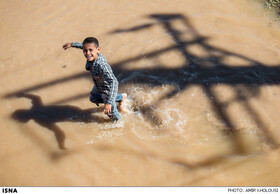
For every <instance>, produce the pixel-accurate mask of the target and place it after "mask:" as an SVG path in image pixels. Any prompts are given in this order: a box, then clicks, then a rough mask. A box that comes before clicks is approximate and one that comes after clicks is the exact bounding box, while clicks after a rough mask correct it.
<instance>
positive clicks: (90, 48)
mask: <svg viewBox="0 0 280 194" xmlns="http://www.w3.org/2000/svg"><path fill="white" fill-rule="evenodd" d="M100 51H101V48H100V47H96V46H95V44H94V43H86V44H84V45H83V52H84V55H85V57H86V58H87V61H95V59H97V57H98V53H99V52H100Z"/></svg>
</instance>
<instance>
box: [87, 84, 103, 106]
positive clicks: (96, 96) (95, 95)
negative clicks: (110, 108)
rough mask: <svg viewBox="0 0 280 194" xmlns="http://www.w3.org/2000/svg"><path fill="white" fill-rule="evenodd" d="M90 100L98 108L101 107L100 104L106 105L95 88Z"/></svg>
mask: <svg viewBox="0 0 280 194" xmlns="http://www.w3.org/2000/svg"><path fill="white" fill-rule="evenodd" d="M89 99H90V101H91V102H92V103H95V104H96V105H97V106H99V104H100V103H104V101H103V98H102V96H101V95H100V94H99V93H98V92H97V90H96V88H95V87H93V89H92V90H91V92H90V97H89Z"/></svg>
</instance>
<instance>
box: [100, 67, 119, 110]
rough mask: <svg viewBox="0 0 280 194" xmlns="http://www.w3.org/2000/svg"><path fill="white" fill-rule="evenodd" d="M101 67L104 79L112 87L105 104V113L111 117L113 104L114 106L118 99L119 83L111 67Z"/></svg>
mask: <svg viewBox="0 0 280 194" xmlns="http://www.w3.org/2000/svg"><path fill="white" fill-rule="evenodd" d="M100 67H101V68H100V69H101V71H102V74H103V76H104V79H105V80H106V81H107V82H108V83H109V87H110V91H109V94H108V96H107V99H106V101H105V102H104V104H105V109H104V113H105V114H107V115H109V114H110V113H111V107H112V104H113V102H114V100H115V98H116V95H117V92H118V82H117V80H116V78H115V76H114V75H113V72H112V69H111V67H110V66H109V65H108V64H107V65H101V66H100Z"/></svg>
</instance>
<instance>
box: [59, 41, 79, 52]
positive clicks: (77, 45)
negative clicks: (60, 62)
mask: <svg viewBox="0 0 280 194" xmlns="http://www.w3.org/2000/svg"><path fill="white" fill-rule="evenodd" d="M70 47H74V48H80V49H83V43H81V42H72V43H66V44H64V45H63V46H62V48H63V49H64V50H66V49H68V48H70Z"/></svg>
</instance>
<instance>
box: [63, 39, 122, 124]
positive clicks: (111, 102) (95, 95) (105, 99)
mask: <svg viewBox="0 0 280 194" xmlns="http://www.w3.org/2000/svg"><path fill="white" fill-rule="evenodd" d="M70 47H75V48H80V49H83V52H84V56H85V57H86V59H87V62H86V70H87V71H90V72H91V75H92V79H93V81H94V83H95V86H94V87H93V89H92V91H91V92H90V101H91V102H93V103H95V104H96V105H97V106H99V103H104V104H105V107H104V114H106V115H108V116H109V117H110V119H111V120H112V121H118V120H119V119H120V118H121V116H120V114H119V113H118V109H117V106H116V102H120V105H121V106H122V105H123V103H124V101H125V99H126V97H127V94H126V93H123V94H120V93H118V84H119V83H118V80H117V78H116V77H115V75H114V74H113V71H112V68H111V66H110V65H109V64H108V63H107V60H106V59H105V57H104V56H103V55H102V54H101V53H100V51H101V48H100V47H99V43H98V40H97V39H96V38H94V37H88V38H86V39H85V40H84V41H83V43H80V42H72V43H66V44H64V45H63V47H62V48H63V49H64V50H66V49H68V48H70Z"/></svg>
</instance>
